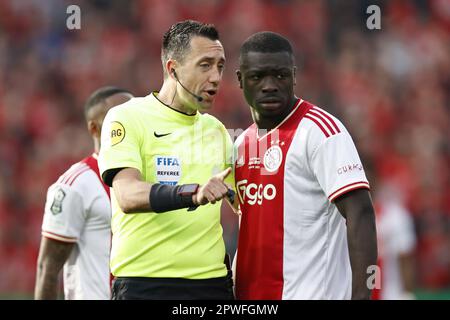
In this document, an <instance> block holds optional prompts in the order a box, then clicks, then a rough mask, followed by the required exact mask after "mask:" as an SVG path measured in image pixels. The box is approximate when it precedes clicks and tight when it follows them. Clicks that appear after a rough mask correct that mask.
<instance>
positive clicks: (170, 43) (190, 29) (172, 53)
mask: <svg viewBox="0 0 450 320" xmlns="http://www.w3.org/2000/svg"><path fill="white" fill-rule="evenodd" d="M194 36H201V37H205V38H208V39H211V40H219V32H218V31H217V29H216V27H215V26H214V25H212V24H206V23H202V22H198V21H194V20H185V21H181V22H177V23H175V24H173V25H172V26H171V27H170V28H169V30H167V32H166V33H165V34H164V36H163V41H162V49H161V60H162V64H163V70H164V78H166V77H167V76H168V75H167V72H166V70H165V67H164V66H165V64H166V62H167V60H169V59H175V60H178V61H180V62H181V63H182V62H183V59H184V57H185V55H186V53H187V52H188V51H189V49H190V43H191V39H192V37H194Z"/></svg>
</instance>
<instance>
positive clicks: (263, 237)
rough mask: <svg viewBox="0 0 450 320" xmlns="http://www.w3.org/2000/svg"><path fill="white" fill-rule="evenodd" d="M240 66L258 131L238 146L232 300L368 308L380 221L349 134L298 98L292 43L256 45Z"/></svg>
mask: <svg viewBox="0 0 450 320" xmlns="http://www.w3.org/2000/svg"><path fill="white" fill-rule="evenodd" d="M239 64H240V65H239V70H238V71H237V76H238V80H239V83H240V87H241V88H242V90H243V94H244V96H245V99H246V101H247V103H248V104H249V105H250V107H251V108H250V110H251V114H252V117H253V120H254V124H252V125H251V126H250V127H249V128H248V129H247V130H246V131H244V133H243V134H242V135H241V136H240V137H238V139H237V140H236V143H235V149H236V152H237V155H236V163H235V179H236V190H237V193H238V198H239V201H240V209H241V212H242V216H241V224H240V231H239V242H238V251H237V265H236V268H237V270H236V298H237V299H349V298H353V299H368V298H369V297H370V290H369V289H368V287H367V285H366V282H367V278H368V277H369V274H367V273H366V272H367V268H368V267H369V266H370V265H375V264H376V260H377V247H376V229H375V218H374V210H373V206H372V202H371V198H370V195H369V192H368V189H369V183H368V181H367V179H366V176H365V173H364V169H363V166H362V164H361V161H360V159H359V156H358V153H357V150H356V148H355V145H354V143H353V141H352V138H351V137H350V134H349V133H348V132H347V130H346V129H345V127H344V125H343V124H342V123H341V122H340V121H339V120H338V119H336V118H335V117H334V116H332V115H330V114H329V113H328V112H326V111H324V110H323V109H321V108H319V107H317V106H315V105H313V104H311V103H309V102H307V101H305V100H303V99H301V98H298V97H296V95H295V94H294V85H295V72H296V67H295V63H294V55H293V51H292V47H291V44H290V43H289V41H288V40H287V39H286V38H284V37H282V36H281V35H279V34H276V33H272V32H260V33H256V34H254V35H252V36H251V37H250V38H248V39H247V40H246V41H245V42H244V43H243V45H242V47H241V50H240V61H239Z"/></svg>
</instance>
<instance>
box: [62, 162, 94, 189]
mask: <svg viewBox="0 0 450 320" xmlns="http://www.w3.org/2000/svg"><path fill="white" fill-rule="evenodd" d="M86 168H87V166H86V165H85V164H81V163H78V164H76V165H75V166H74V167H73V168H71V169H69V170H68V171H67V172H66V173H64V174H63V175H62V176H61V178H59V179H58V180H60V181H59V182H60V183H62V184H68V182H69V181H70V180H71V178H72V177H73V176H74V175H76V174H77V173H78V172H80V171H81V170H84V169H86Z"/></svg>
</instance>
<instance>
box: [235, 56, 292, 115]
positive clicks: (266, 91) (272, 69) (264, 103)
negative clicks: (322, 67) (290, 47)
mask: <svg viewBox="0 0 450 320" xmlns="http://www.w3.org/2000/svg"><path fill="white" fill-rule="evenodd" d="M237 75H238V80H239V82H240V85H241V88H242V90H243V91H244V96H245V99H246V100H247V103H248V104H249V105H250V106H251V107H252V108H253V110H254V112H256V113H257V114H258V115H259V116H261V117H265V118H271V117H273V118H277V117H279V116H280V115H284V114H285V113H286V112H287V111H289V110H290V108H291V107H292V102H293V100H295V97H294V85H295V66H294V61H293V57H292V56H291V55H290V54H289V53H288V52H276V53H262V52H248V53H247V54H246V55H245V56H244V57H242V60H241V65H240V69H239V70H238V71H237Z"/></svg>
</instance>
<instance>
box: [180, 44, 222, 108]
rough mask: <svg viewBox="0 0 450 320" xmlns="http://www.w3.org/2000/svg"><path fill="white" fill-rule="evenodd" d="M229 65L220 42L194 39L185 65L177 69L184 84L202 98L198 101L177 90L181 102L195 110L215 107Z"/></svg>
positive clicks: (185, 58)
mask: <svg viewBox="0 0 450 320" xmlns="http://www.w3.org/2000/svg"><path fill="white" fill-rule="evenodd" d="M224 66H225V53H224V50H223V47H222V44H221V43H220V41H218V40H210V39H208V38H205V37H198V36H197V37H193V38H192V39H191V43H190V50H189V51H188V52H187V54H186V56H185V57H184V59H183V63H181V64H179V65H178V66H177V68H176V73H177V76H178V79H179V80H180V82H181V83H182V84H183V85H184V86H185V87H186V88H187V89H188V90H189V91H191V92H192V93H194V94H196V95H198V96H201V97H202V98H203V101H201V102H198V100H197V99H196V98H195V97H194V96H192V95H191V94H189V93H188V92H187V91H186V90H184V89H183V88H181V86H180V85H178V87H177V94H178V96H179V99H180V102H181V103H182V104H183V105H185V106H189V107H190V108H191V109H194V110H207V109H209V108H211V106H212V103H213V101H214V98H215V96H216V94H217V90H218V88H219V84H220V81H221V80H222V75H223V69H224Z"/></svg>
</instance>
